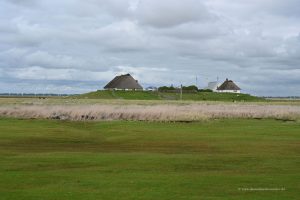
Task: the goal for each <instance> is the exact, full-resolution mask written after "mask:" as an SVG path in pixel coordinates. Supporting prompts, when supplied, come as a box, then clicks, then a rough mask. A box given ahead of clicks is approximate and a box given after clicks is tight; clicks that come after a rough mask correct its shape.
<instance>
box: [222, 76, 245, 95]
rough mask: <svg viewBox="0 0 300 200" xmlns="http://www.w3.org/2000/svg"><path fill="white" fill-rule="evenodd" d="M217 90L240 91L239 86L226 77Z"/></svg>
mask: <svg viewBox="0 0 300 200" xmlns="http://www.w3.org/2000/svg"><path fill="white" fill-rule="evenodd" d="M217 91H218V92H230V93H241V88H239V87H238V86H237V85H236V84H235V83H234V82H233V81H232V80H228V79H226V80H225V81H224V83H223V84H222V85H220V87H218V88H217Z"/></svg>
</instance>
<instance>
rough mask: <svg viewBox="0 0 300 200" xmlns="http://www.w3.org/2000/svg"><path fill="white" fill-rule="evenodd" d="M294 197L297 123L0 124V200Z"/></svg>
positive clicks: (299, 172) (299, 147)
mask: <svg viewBox="0 0 300 200" xmlns="http://www.w3.org/2000/svg"><path fill="white" fill-rule="evenodd" d="M239 188H240V189H239ZM247 188H248V189H251V188H253V189H255V190H256V191H246V190H247ZM266 189H267V190H266ZM277 189H281V190H277ZM257 190H258V191H257ZM274 190H277V191H274ZM299 198H300V123H299V122H283V121H276V120H239V119H228V120H216V121H213V120H212V121H207V122H197V123H153V122H86V123H84V122H63V121H50V120H17V119H3V118H2V119H0V199H1V200H2V199H3V200H4V199H17V200H21V199H22V200H24V199H43V200H48V199H51V200H53V199H57V200H60V199H64V200H65V199H72V200H76V199H84V200H87V199H91V200H95V199H103V200H110V199H115V200H121V199H128V200H129V199H130V200H133V199H147V200H159V199H170V200H175V199H186V200H193V199H195V200H199V199H210V200H221V199H222V200H223V199H224V200H225V199H226V200H227V199H230V200H235V199H236V200H237V199H239V200H240V199H243V200H254V199H255V200H268V199H269V200H276V199H277V200H285V199H287V200H292V199H295V200H296V199H299Z"/></svg>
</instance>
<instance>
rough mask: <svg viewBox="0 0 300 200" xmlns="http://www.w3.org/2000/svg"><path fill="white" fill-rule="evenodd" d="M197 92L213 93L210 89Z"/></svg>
mask: <svg viewBox="0 0 300 200" xmlns="http://www.w3.org/2000/svg"><path fill="white" fill-rule="evenodd" d="M199 92H213V91H212V90H210V89H202V90H199Z"/></svg>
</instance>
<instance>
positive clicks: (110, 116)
mask: <svg viewBox="0 0 300 200" xmlns="http://www.w3.org/2000/svg"><path fill="white" fill-rule="evenodd" d="M0 116H2V117H16V118H41V119H60V120H74V121H83V120H96V121H101V120H139V121H199V120H206V119H218V118H274V119H285V120H296V119H300V106H288V105H257V104H189V105H173V104H170V105H165V104H162V105H107V104H106V105H16V106H8V105H6V106H0Z"/></svg>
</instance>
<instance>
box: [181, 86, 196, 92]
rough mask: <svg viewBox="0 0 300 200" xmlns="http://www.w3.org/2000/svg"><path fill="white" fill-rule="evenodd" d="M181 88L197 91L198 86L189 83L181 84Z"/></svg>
mask: <svg viewBox="0 0 300 200" xmlns="http://www.w3.org/2000/svg"><path fill="white" fill-rule="evenodd" d="M182 90H188V91H198V87H197V86H195V85H190V86H183V87H182Z"/></svg>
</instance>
